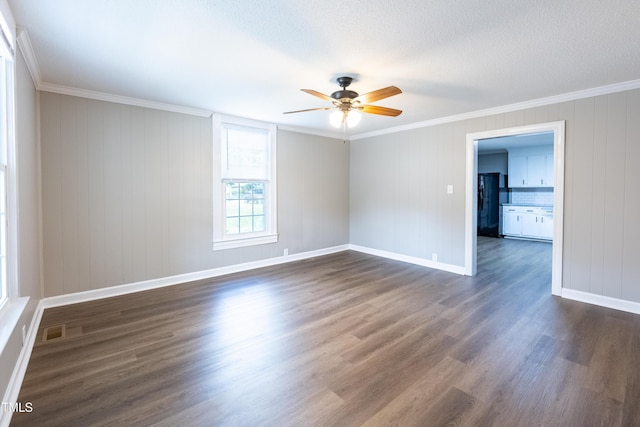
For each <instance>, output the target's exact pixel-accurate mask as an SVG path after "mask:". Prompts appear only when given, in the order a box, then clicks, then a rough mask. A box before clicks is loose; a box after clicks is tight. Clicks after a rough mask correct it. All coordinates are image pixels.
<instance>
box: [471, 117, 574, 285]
mask: <svg viewBox="0 0 640 427" xmlns="http://www.w3.org/2000/svg"><path fill="white" fill-rule="evenodd" d="M549 131H553V164H554V167H553V172H554V191H553V249H552V267H551V293H552V294H553V295H561V293H562V237H563V231H562V230H563V220H564V141H565V122H564V121H558V122H549V123H540V124H536V125H529V126H518V127H512V128H506V129H496V130H490V131H485V132H474V133H468V134H467V146H466V149H467V152H466V172H465V173H466V185H465V191H466V193H465V242H464V246H465V253H464V268H465V274H466V275H467V276H475V274H476V269H477V258H478V254H477V243H478V234H477V226H478V205H477V203H476V202H475V199H476V194H477V193H478V179H477V176H478V140H480V139H487V138H497V137H501V136H513V135H521V134H525V133H536V132H549Z"/></svg>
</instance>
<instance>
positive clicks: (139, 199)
mask: <svg viewBox="0 0 640 427" xmlns="http://www.w3.org/2000/svg"><path fill="white" fill-rule="evenodd" d="M41 129H42V137H41V139H42V142H41V145H42V204H43V235H44V237H43V239H44V249H43V254H44V278H45V280H44V290H45V296H53V295H62V294H68V293H72V292H78V291H85V290H90V289H97V288H105V287H109V286H114V285H120V284H126V283H134V282H138V281H142V280H149V279H156V278H161V277H167V276H173V275H177V274H184V273H190V272H197V271H203V270H208V269H212V268H216V267H222V266H227V265H233V264H238V263H243V262H250V261H255V260H261V259H266V258H271V257H277V256H281V255H283V250H284V249H285V248H286V249H289V253H290V254H294V253H298V252H306V251H311V250H316V249H323V248H326V247H331V246H337V245H344V244H346V243H348V238H349V235H348V223H349V221H348V215H349V196H348V194H349V193H348V191H349V188H348V185H347V176H348V167H349V145H348V144H344V143H343V142H342V141H340V140H336V139H330V138H323V137H315V136H310V135H303V134H299V133H294V132H286V131H279V132H278V172H277V173H278V184H279V188H278V210H279V212H278V222H279V233H280V240H279V242H278V243H277V244H267V245H260V246H255V247H249V248H239V249H230V250H225V251H215V252H214V251H213V250H212V235H213V220H212V216H213V214H212V212H213V203H214V201H213V199H212V191H213V190H212V189H213V183H212V181H211V180H212V167H213V163H214V162H213V153H212V127H211V119H209V118H202V117H195V116H189V115H184V114H178V113H170V112H166V111H158V110H152V109H146V108H141V107H133V106H127V105H121V104H115V103H109V102H103V101H95V100H89V99H83V98H77V97H72V96H66V95H59V94H53V93H45V92H42V93H41ZM216 164H217V163H216Z"/></svg>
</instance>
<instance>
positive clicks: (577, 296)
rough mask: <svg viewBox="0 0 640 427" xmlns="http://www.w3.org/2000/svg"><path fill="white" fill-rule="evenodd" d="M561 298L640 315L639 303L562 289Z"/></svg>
mask: <svg viewBox="0 0 640 427" xmlns="http://www.w3.org/2000/svg"><path fill="white" fill-rule="evenodd" d="M562 298H566V299H570V300H574V301H580V302H586V303H587V304H593V305H599V306H600V307H607V308H613V309H614V310H620V311H626V312H629V313H633V314H640V303H637V302H633V301H627V300H623V299H618V298H611V297H606V296H604V295H597V294H592V293H589V292H583V291H576V290H574V289H567V288H563V289H562Z"/></svg>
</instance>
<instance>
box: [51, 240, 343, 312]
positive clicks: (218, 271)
mask: <svg viewBox="0 0 640 427" xmlns="http://www.w3.org/2000/svg"><path fill="white" fill-rule="evenodd" d="M348 249H349V245H341V246H333V247H330V248H325V249H318V250H315V251H309V252H301V253H298V254H292V255H286V256H281V257H276V258H268V259H264V260H259V261H252V262H246V263H243V264H235V265H230V266H227V267H219V268H213V269H210V270H203V271H196V272H193V273H186V274H178V275H176V276H169V277H161V278H158V279H152V280H143V281H141V282H134V283H127V284H124V285H117V286H111V287H108V288H101V289H94V290H90V291H83V292H75V293H72V294H65V295H59V296H54V297H48V298H44V299H43V300H42V301H41V304H43V308H50V307H59V306H63V305H69V304H77V303H80V302H86V301H94V300H97V299H102V298H110V297H115V296H119V295H125V294H130V293H134V292H140V291H146V290H149V289H156V288H162V287H165V286H172V285H177V284H180V283H186V282H193V281H196V280H203V279H211V278H213V277H218V276H223V275H225V274H232V273H238V272H242V271H247V270H253V269H256V268H261V267H269V266H272V265H278V264H284V263H287V262H292V261H299V260H302V259H308V258H314V257H317V256H322V255H328V254H332V253H336V252H342V251H346V250H348Z"/></svg>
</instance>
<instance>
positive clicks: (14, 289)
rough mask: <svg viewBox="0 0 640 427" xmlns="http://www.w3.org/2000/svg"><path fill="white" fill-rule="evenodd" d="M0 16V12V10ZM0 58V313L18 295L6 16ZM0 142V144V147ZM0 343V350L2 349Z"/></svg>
mask: <svg viewBox="0 0 640 427" xmlns="http://www.w3.org/2000/svg"><path fill="white" fill-rule="evenodd" d="M0 15H2V14H1V13H0ZM0 30H1V34H0V61H2V62H4V63H3V64H0V66H3V67H4V72H0V84H1V85H3V86H4V87H5V96H4V97H2V96H0V103H2V106H1V108H0V114H2V117H0V120H2V121H3V122H4V123H3V125H2V126H0V129H1V130H2V132H1V134H0V138H2V139H3V140H4V149H5V150H6V151H5V152H4V153H2V154H1V155H0V156H2V157H4V162H2V161H0V163H1V164H0V167H2V168H4V171H5V209H6V210H5V212H6V228H5V230H6V234H5V239H6V242H5V244H6V246H5V248H6V249H5V250H6V252H5V256H6V258H5V259H6V263H5V268H6V270H5V282H4V283H2V284H1V285H0V286H3V289H2V295H1V296H0V316H2V315H4V313H5V312H6V311H7V310H8V308H9V307H10V305H11V303H12V302H15V301H16V300H17V299H18V298H19V297H20V291H19V289H18V260H17V254H18V231H17V230H18V212H17V201H18V197H17V191H18V188H17V182H16V180H15V177H16V153H15V151H16V147H15V97H14V92H15V50H14V45H15V43H14V41H15V40H14V39H13V36H12V35H9V34H10V33H8V29H7V25H6V19H5V17H4V16H1V17H0ZM2 145H3V144H2V143H0V147H2ZM1 344H2V343H0V351H1V350H2V347H1Z"/></svg>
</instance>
